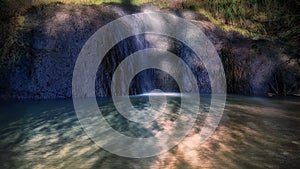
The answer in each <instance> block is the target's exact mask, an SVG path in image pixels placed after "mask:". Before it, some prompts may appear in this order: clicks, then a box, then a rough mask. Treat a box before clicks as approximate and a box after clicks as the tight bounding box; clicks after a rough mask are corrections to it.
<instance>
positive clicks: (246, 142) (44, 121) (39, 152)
mask: <svg viewBox="0 0 300 169" xmlns="http://www.w3.org/2000/svg"><path fill="white" fill-rule="evenodd" d="M135 99H139V100H143V99H144V100H145V101H144V102H134V99H133V103H135V107H136V108H139V109H141V110H142V109H144V108H145V107H147V104H146V103H147V98H146V96H140V97H136V98H135ZM168 99H169V101H168V106H167V109H168V112H171V113H172V112H173V113H174V114H175V115H174V118H176V110H177V108H178V107H179V106H180V99H178V98H177V97H169V98H168ZM98 103H99V106H100V109H101V110H102V112H103V115H104V116H105V117H106V120H107V121H108V122H109V124H110V125H111V126H112V127H114V128H115V129H116V130H118V131H119V132H123V133H125V134H128V135H131V136H136V137H137V136H141V135H143V136H147V135H149V136H151V134H147V131H146V130H144V129H143V128H139V127H136V126H134V125H130V124H131V123H129V122H127V121H126V119H124V118H122V117H121V116H120V115H119V114H118V113H117V112H116V110H115V109H114V107H113V104H112V101H111V99H110V98H104V99H99V100H98ZM208 103H209V102H208V101H207V100H205V99H204V100H203V104H202V106H201V112H199V114H200V115H199V117H198V119H197V120H196V123H195V125H194V127H193V128H192V130H191V131H190V132H189V134H188V136H187V137H186V138H185V139H184V140H183V141H182V142H180V144H178V145H177V146H175V147H174V148H173V149H171V150H170V151H168V152H166V153H164V154H160V155H158V156H154V157H149V158H143V159H133V158H124V157H119V156H117V155H114V154H111V153H109V152H107V151H105V150H103V149H101V148H99V147H97V146H96V145H95V144H94V142H93V141H92V140H91V139H89V137H88V136H87V135H86V133H85V132H84V130H83V129H82V127H81V125H80V123H79V121H78V119H77V116H76V113H75V111H74V108H73V104H72V101H71V100H48V101H22V102H20V101H18V102H17V101H16V102H1V104H0V112H1V114H0V168H1V169H6V168H47V169H49V168H70V169H71V168H72V169H74V168H97V169H98V168H120V169H125V168H154V169H156V168H180V169H181V168H289V169H290V168H299V166H300V111H299V110H300V99H296V98H284V99H282V98H281V99H280V98H276V99H274V98H273V99H270V98H254V97H241V96H228V98H227V103H226V107H225V111H224V114H223V117H222V119H221V122H220V124H219V126H218V128H217V130H216V131H215V133H214V134H213V135H212V136H211V137H210V138H209V139H208V140H207V141H206V142H205V143H203V144H197V140H198V134H199V131H201V126H202V125H203V124H202V123H203V117H204V116H202V115H205V113H206V112H207V111H208V107H209V104H208ZM195 111H197V110H196V109H195ZM168 124H169V123H168V121H166V122H165V125H166V126H167V125H168ZM132 126H133V127H132ZM131 129H134V130H132V131H130V130H131ZM139 129H140V130H139Z"/></svg>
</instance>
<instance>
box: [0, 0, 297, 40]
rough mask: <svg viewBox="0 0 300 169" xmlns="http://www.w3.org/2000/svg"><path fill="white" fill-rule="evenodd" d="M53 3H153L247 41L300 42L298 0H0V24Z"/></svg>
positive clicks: (19, 21) (20, 19)
mask: <svg viewBox="0 0 300 169" xmlns="http://www.w3.org/2000/svg"><path fill="white" fill-rule="evenodd" d="M53 2H57V3H64V4H85V5H91V4H96V5H98V4H102V3H109V2H114V3H130V4H132V5H141V4H143V3H147V2H152V3H154V4H156V5H158V6H159V7H161V8H164V7H177V8H185V9H191V10H196V11H199V12H201V13H203V14H204V15H205V16H207V17H208V18H209V19H210V20H211V21H212V22H213V23H214V24H215V25H216V26H217V27H219V28H221V29H223V30H225V31H235V32H239V33H241V34H243V35H245V36H249V37H260V38H267V37H269V38H271V39H273V38H275V39H276V38H277V39H282V40H287V41H290V42H291V43H296V44H299V39H300V37H299V34H300V26H299V25H300V23H299V21H300V18H299V16H300V14H299V10H298V8H300V2H299V1H298V0H286V1H283V0H248V1H245V0H0V5H1V7H2V9H1V13H0V17H1V19H2V20H10V19H11V18H15V20H17V22H18V23H22V22H23V21H22V20H23V19H22V17H21V18H20V16H21V15H22V13H24V12H25V11H26V10H28V9H29V8H31V7H32V6H38V5H43V4H48V3H53ZM21 25H22V24H19V25H18V26H21Z"/></svg>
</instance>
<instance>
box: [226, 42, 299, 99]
mask: <svg viewBox="0 0 300 169" xmlns="http://www.w3.org/2000/svg"><path fill="white" fill-rule="evenodd" d="M282 50H283V49H282V48H281V47H280V46H278V45H276V44H273V43H271V42H268V41H261V40H256V41H255V40H241V39H239V40H236V41H231V42H230V43H228V44H227V45H226V46H224V47H223V48H222V50H221V52H222V60H223V64H224V69H225V73H226V79H227V90H228V92H229V93H235V94H244V95H255V96H266V95H293V94H297V93H299V92H300V90H299V89H300V85H299V82H300V81H299V77H300V74H299V72H300V66H299V64H298V63H297V62H296V61H293V60H289V58H288V57H287V55H285V54H284V52H283V51H282Z"/></svg>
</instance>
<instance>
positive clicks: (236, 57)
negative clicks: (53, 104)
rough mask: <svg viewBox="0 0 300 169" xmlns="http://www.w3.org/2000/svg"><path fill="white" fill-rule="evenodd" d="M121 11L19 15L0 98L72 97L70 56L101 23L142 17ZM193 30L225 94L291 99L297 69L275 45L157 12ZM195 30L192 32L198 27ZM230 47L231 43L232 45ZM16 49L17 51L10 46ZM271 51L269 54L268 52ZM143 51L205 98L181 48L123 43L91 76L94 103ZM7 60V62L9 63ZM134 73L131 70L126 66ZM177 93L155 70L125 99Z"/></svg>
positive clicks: (193, 16)
mask: <svg viewBox="0 0 300 169" xmlns="http://www.w3.org/2000/svg"><path fill="white" fill-rule="evenodd" d="M148 8H149V9H150V10H154V11H157V10H159V9H158V8H157V7H155V6H153V5H144V6H141V7H133V6H130V7H128V6H121V5H113V4H111V5H100V6H83V5H61V4H59V5H57V4H51V5H47V6H42V7H36V8H32V9H31V10H29V11H28V12H27V13H26V14H25V18H26V22H25V25H24V27H23V28H22V29H21V30H19V31H18V35H19V36H18V37H19V38H18V40H17V41H18V43H17V44H16V45H12V46H10V49H9V50H7V51H18V52H8V53H7V54H5V57H6V58H8V59H6V60H5V59H1V60H2V62H3V63H1V65H4V66H2V67H1V71H2V70H3V71H2V73H1V76H0V82H1V84H0V90H1V92H0V97H1V98H5V99H8V98H38V99H40V98H44V99H46V98H69V97H71V96H72V93H71V92H72V75H73V69H74V65H75V62H76V59H77V57H78V54H79V52H80V50H81V48H82V47H83V45H84V44H85V42H86V41H87V40H88V38H89V37H90V36H91V35H92V34H93V33H94V32H96V31H97V30H98V29H99V28H100V27H101V26H103V25H105V24H106V23H108V22H110V21H112V20H114V19H116V18H118V17H121V16H123V15H126V14H132V13H137V12H142V11H144V10H147V9H148ZM163 12H169V13H172V14H175V15H177V16H180V17H183V18H186V19H188V20H192V22H194V23H195V24H196V25H199V26H201V29H202V30H203V31H204V32H205V34H206V35H207V36H208V38H209V39H210V40H211V41H212V43H213V44H214V45H215V47H216V49H217V51H218V53H219V55H220V57H221V59H222V61H223V64H224V68H225V73H226V78H227V86H228V92H230V93H237V94H245V95H266V94H267V93H269V92H272V93H276V92H277V93H278V94H279V93H297V92H298V93H299V90H300V89H299V88H300V87H299V84H300V78H299V77H300V76H299V72H300V71H299V65H297V64H294V63H289V64H287V63H284V62H286V60H285V59H282V58H284V57H283V56H282V55H281V53H282V52H281V51H279V50H277V48H276V45H273V44H271V43H270V42H257V41H252V40H248V39H239V40H237V37H236V36H231V35H228V34H226V33H224V32H222V31H220V30H218V29H217V28H216V27H215V26H214V25H213V24H212V23H211V22H209V21H208V20H207V19H206V18H205V17H203V16H202V15H200V14H198V13H195V12H190V11H176V10H172V9H165V10H164V11H163ZM199 29H200V27H199ZM235 41H236V42H235ZM18 44H22V45H21V46H22V48H20V47H19V46H18ZM272 45H273V46H272ZM145 48H160V49H166V50H169V51H170V52H172V53H174V54H176V55H177V56H179V57H181V58H182V59H183V60H184V61H185V62H186V63H187V64H188V65H189V66H190V68H191V70H192V72H193V73H194V75H195V77H196V79H197V81H198V86H199V90H200V92H201V93H210V90H211V89H210V81H209V78H208V75H207V72H206V70H205V68H204V66H203V64H202V62H201V61H200V60H197V59H196V57H195V55H194V53H193V51H192V50H191V49H189V48H188V47H187V46H185V45H184V44H182V43H180V42H178V41H176V40H175V39H171V38H168V37H163V36H159V35H153V34H146V35H140V36H137V37H130V38H128V39H125V40H123V41H121V42H120V43H118V44H117V45H116V46H115V47H113V48H112V49H111V50H110V51H109V52H108V53H107V54H106V56H105V58H104V59H103V61H102V63H101V65H100V66H99V69H98V72H97V79H96V80H95V84H96V89H95V92H96V95H97V96H109V95H110V94H111V93H110V83H111V78H112V75H113V72H114V70H115V69H116V68H117V66H118V65H119V64H120V63H121V61H122V60H124V58H125V57H126V56H128V55H130V54H132V53H134V52H136V51H138V50H142V49H145ZM11 55H15V56H14V58H16V59H15V60H16V61H15V62H14V63H11V60H12V59H10V58H11ZM128 66H129V67H130V66H134V65H128ZM156 88H158V89H161V90H163V91H166V92H176V91H178V86H177V84H176V82H175V81H174V79H173V78H172V77H170V75H168V74H166V73H165V72H162V71H160V70H154V69H153V70H152V69H150V70H147V71H143V72H141V73H139V74H138V75H137V76H136V77H135V78H134V79H133V81H132V82H131V85H130V90H129V91H130V94H140V93H145V92H150V91H151V90H153V89H156Z"/></svg>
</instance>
